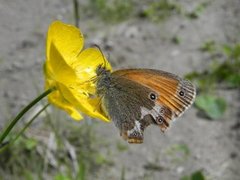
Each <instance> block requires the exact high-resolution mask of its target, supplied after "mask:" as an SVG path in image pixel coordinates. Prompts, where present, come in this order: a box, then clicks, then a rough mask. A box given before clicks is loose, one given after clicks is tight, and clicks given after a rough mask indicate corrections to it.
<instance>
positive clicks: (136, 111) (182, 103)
mask: <svg viewBox="0 0 240 180" xmlns="http://www.w3.org/2000/svg"><path fill="white" fill-rule="evenodd" d="M96 73H97V95H98V96H99V97H100V98H101V108H102V110H103V111H104V112H105V113H106V115H107V116H108V117H109V119H111V120H112V121H113V122H114V124H115V126H116V127H117V128H118V129H119V130H120V135H121V136H122V137H123V138H124V139H125V140H127V141H128V142H129V143H142V142H143V132H144V129H145V128H146V127H147V126H149V125H150V124H155V125H158V126H159V127H160V129H161V130H162V131H165V130H166V129H167V128H168V127H169V124H170V121H171V120H173V119H174V118H176V117H179V116H180V115H181V114H182V113H183V112H184V111H185V110H186V109H187V108H188V107H189V106H190V105H191V104H192V102H193V99H194V97H195V88H194V86H193V85H192V84H191V83H190V82H189V81H186V80H183V79H181V78H179V77H178V76H176V75H173V74H171V73H167V72H164V71H160V70H152V69H126V70H118V71H114V72H112V73H111V72H110V71H108V70H106V69H105V68H104V67H103V66H99V67H98V68H97V69H96Z"/></svg>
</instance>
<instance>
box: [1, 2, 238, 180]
mask: <svg viewBox="0 0 240 180" xmlns="http://www.w3.org/2000/svg"><path fill="white" fill-rule="evenodd" d="M202 2H204V1H202V0H196V1H194V2H193V1H191V0H183V1H181V2H179V3H180V4H181V6H183V7H184V9H185V10H186V11H191V10H193V9H194V8H195V7H196V6H197V5H198V4H200V3H202ZM209 2H210V3H209V4H208V5H207V7H206V8H205V9H204V10H203V12H201V14H200V15H199V17H198V18H197V19H194V20H193V19H190V18H187V17H186V16H182V15H173V16H171V17H169V18H167V20H164V21H161V22H152V21H150V20H148V19H140V18H130V19H128V20H125V21H123V22H120V23H114V24H108V23H107V24H106V23H104V22H99V23H96V22H97V21H98V20H96V18H95V17H91V16H89V18H87V17H85V18H83V19H81V18H80V28H81V30H82V31H83V33H84V35H85V36H86V45H85V46H86V47H88V46H89V45H90V44H92V43H96V44H98V45H100V46H101V47H103V51H104V52H106V53H107V54H109V58H108V59H109V61H110V62H111V63H112V65H113V67H114V69H121V68H140V67H141V68H154V69H161V70H165V71H168V72H172V73H174V74H178V75H180V76H184V75H185V74H187V73H189V72H192V71H198V72H200V71H201V70H203V69H205V68H207V67H208V66H209V64H210V63H211V59H210V58H209V56H208V55H207V54H206V53H202V52H200V51H199V48H200V47H201V46H202V44H204V43H205V42H206V41H209V40H213V41H215V42H216V43H218V44H224V43H235V42H238V41H239V39H240V38H239V33H240V30H239V29H240V22H239V18H240V6H239V0H229V1H224V0H212V1H209ZM84 3H85V1H80V5H81V4H84ZM80 11H81V14H84V9H81V8H80ZM80 17H81V16H80ZM56 19H60V20H62V21H64V22H66V23H71V24H73V23H74V21H73V17H72V3H71V1H66V0H52V1H48V0H42V1H37V0H25V1H21V2H20V1H17V0H12V1H2V2H1V3H0V24H1V26H0V64H1V66H0V76H1V78H0V102H1V106H0V113H1V116H0V125H1V126H0V127H2V126H3V125H4V124H5V123H6V122H7V121H8V120H9V119H10V118H11V117H12V116H13V115H14V114H16V113H17V112H18V111H19V109H20V108H21V107H22V106H23V105H26V104H27V103H28V102H29V101H30V100H31V99H33V98H34V97H35V96H36V95H37V94H38V93H39V92H41V91H42V90H43V86H44V80H43V75H42V74H43V72H42V66H43V63H44V59H45V55H44V54H45V37H46V32H47V28H48V25H49V24H50V23H51V22H52V21H53V20H56ZM176 36H177V37H178V38H179V40H180V42H179V44H176V43H173V42H172V38H173V37H176ZM217 93H218V94H220V95H221V96H223V97H225V98H226V100H227V103H228V109H227V111H226V113H225V114H224V116H223V117H221V118H220V119H218V120H215V121H211V120H207V119H206V118H204V117H202V116H199V111H198V110H197V109H196V108H194V107H192V108H190V109H189V110H188V111H187V112H186V113H185V114H184V115H183V116H182V117H180V118H179V119H178V120H176V121H175V122H174V123H173V124H172V127H171V129H170V130H169V131H167V132H166V133H165V134H163V133H161V132H160V130H159V129H158V128H157V127H149V128H147V130H146V132H145V139H144V143H143V144H141V145H131V144H127V143H125V142H124V141H123V140H122V139H121V137H120V136H119V132H118V130H117V129H116V128H115V127H114V125H113V123H101V122H98V121H93V123H96V124H97V130H96V133H97V136H102V137H104V138H105V139H106V141H108V142H109V143H110V144H112V145H110V148H111V152H112V153H111V158H112V161H113V162H114V164H113V165H112V166H107V167H106V168H102V169H101V170H100V172H99V173H98V174H97V175H96V176H97V179H120V176H121V173H122V170H123V168H124V170H125V179H127V180H135V179H156V180H157V179H161V180H169V179H173V180H175V179H179V178H180V177H182V176H183V175H188V174H190V173H191V172H194V171H197V170H203V172H204V174H205V175H206V177H207V178H209V179H218V180H230V179H231V180H238V179H239V177H240V172H239V168H240V161H239V160H240V154H239V147H240V146H239V138H240V135H239V134H240V133H239V118H240V114H239V108H240V103H239V91H237V90H219V91H218V92H217ZM80 123H81V122H80ZM117 143H120V144H123V145H124V146H126V147H127V150H124V151H121V152H119V150H118V149H117V148H116V144H117ZM181 145H187V147H188V150H189V152H190V153H189V154H188V155H186V156H187V157H186V158H183V156H184V152H183V153H182V150H181ZM183 147H184V146H183ZM172 149H175V150H173V151H174V152H173V153H174V154H175V153H176V154H177V157H173V156H169V153H171V152H172ZM176 149H177V150H176ZM179 149H180V150H179ZM179 151H180V152H179ZM178 156H180V157H178ZM176 159H177V160H176ZM153 166H154V167H153Z"/></svg>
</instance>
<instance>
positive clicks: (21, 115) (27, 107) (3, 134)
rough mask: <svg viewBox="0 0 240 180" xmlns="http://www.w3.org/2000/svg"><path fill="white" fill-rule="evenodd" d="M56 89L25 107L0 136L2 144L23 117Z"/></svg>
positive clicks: (41, 95)
mask: <svg viewBox="0 0 240 180" xmlns="http://www.w3.org/2000/svg"><path fill="white" fill-rule="evenodd" d="M54 90H55V88H51V89H48V90H46V91H45V92H43V93H42V94H40V95H39V96H38V97H37V98H35V99H34V100H33V101H32V102H30V103H29V104H28V105H27V106H26V107H24V108H23V109H22V110H21V111H20V112H19V113H18V115H17V116H16V117H15V118H14V119H13V120H12V121H11V123H10V124H9V125H8V127H7V128H6V130H5V131H4V132H3V133H2V135H1V136H0V144H2V142H3V141H4V139H5V138H6V137H7V135H8V134H9V132H10V131H11V130H12V129H13V127H14V126H15V125H16V123H17V122H18V121H19V119H21V118H22V117H23V115H24V114H25V113H26V112H28V111H29V109H31V108H32V107H33V106H34V105H35V104H37V103H38V102H39V101H40V100H41V99H43V98H44V97H46V96H47V95H48V94H50V93H51V92H52V91H54Z"/></svg>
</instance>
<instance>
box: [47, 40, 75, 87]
mask: <svg viewBox="0 0 240 180" xmlns="http://www.w3.org/2000/svg"><path fill="white" fill-rule="evenodd" d="M49 58H50V59H49V60H48V61H46V71H47V72H49V74H50V75H51V78H52V79H54V80H55V81H57V82H61V83H62V84H65V85H70V84H72V83H74V82H76V78H77V76H76V74H75V72H74V70H73V69H72V68H71V67H70V66H69V65H68V64H67V63H66V61H65V59H64V57H63V56H62V55H61V54H60V50H59V49H57V47H56V46H55V44H54V43H51V44H50V56H49Z"/></svg>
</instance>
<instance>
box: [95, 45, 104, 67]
mask: <svg viewBox="0 0 240 180" xmlns="http://www.w3.org/2000/svg"><path fill="white" fill-rule="evenodd" d="M93 46H95V47H96V48H98V50H99V51H100V52H101V54H102V57H103V60H104V62H103V67H104V68H105V69H107V60H106V58H105V56H104V54H103V52H102V49H101V48H100V46H99V45H97V44H94V45H93Z"/></svg>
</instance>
